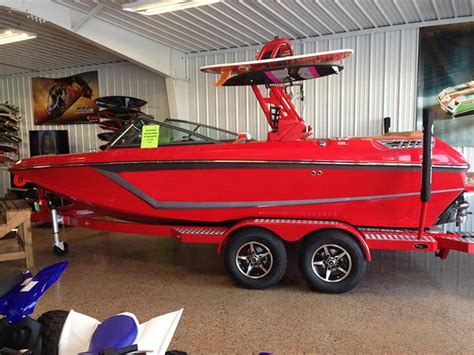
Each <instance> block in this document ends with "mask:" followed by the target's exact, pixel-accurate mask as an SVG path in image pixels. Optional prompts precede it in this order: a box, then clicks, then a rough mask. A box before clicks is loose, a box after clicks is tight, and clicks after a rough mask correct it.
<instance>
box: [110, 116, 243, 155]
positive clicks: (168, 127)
mask: <svg viewBox="0 0 474 355" xmlns="http://www.w3.org/2000/svg"><path fill="white" fill-rule="evenodd" d="M146 125H157V126H160V134H159V137H158V146H166V145H185V144H219V143H225V142H233V141H235V140H236V139H237V136H238V134H237V133H234V132H230V131H226V130H223V129H220V128H216V127H212V126H207V125H203V124H200V123H195V122H189V121H183V120H177V119H171V118H167V119H166V120H165V121H164V122H161V121H156V120H154V119H152V118H150V117H149V116H146V115H140V116H139V117H137V118H135V119H134V120H131V121H130V122H129V123H128V124H127V125H125V126H124V127H123V128H122V129H121V130H120V131H119V132H117V134H116V135H115V136H114V137H113V138H112V139H111V140H110V142H109V143H108V144H107V145H106V146H105V147H104V148H105V149H111V148H136V147H140V144H141V139H142V128H143V126H146Z"/></svg>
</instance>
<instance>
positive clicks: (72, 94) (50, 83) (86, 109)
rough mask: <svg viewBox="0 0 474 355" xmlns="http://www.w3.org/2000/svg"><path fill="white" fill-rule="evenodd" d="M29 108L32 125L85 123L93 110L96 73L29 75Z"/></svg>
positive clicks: (97, 95) (95, 95) (96, 85)
mask: <svg viewBox="0 0 474 355" xmlns="http://www.w3.org/2000/svg"><path fill="white" fill-rule="evenodd" d="M32 86H33V111H34V122H35V124H36V125H45V124H73V123H88V122H89V121H88V120H87V116H88V115H91V114H94V113H97V111H98V108H97V105H96V104H95V103H94V100H95V99H96V98H97V97H99V96H100V95H99V80H98V72H97V71H90V72H85V73H81V74H77V75H73V76H69V77H65V78H54V79H52V78H33V81H32Z"/></svg>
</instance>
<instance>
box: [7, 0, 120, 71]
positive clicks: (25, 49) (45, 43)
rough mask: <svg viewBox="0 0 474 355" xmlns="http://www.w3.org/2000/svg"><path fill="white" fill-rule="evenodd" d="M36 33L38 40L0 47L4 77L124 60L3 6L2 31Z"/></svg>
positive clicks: (66, 32)
mask: <svg viewBox="0 0 474 355" xmlns="http://www.w3.org/2000/svg"><path fill="white" fill-rule="evenodd" d="M1 28H15V29H21V30H24V31H28V32H34V33H36V34H37V35H38V37H37V38H35V39H32V40H27V41H23V42H16V43H11V44H5V45H1V46H0V76H1V75H9V74H18V73H25V72H38V71H45V70H51V69H60V68H70V67H77V66H87V65H96V64H103V63H111V62H118V61H123V58H121V57H119V56H117V55H114V54H111V53H109V52H107V51H104V50H103V49H99V48H98V47H96V46H94V45H92V44H90V43H88V42H85V41H84V40H81V39H80V38H78V37H75V36H72V35H71V34H70V33H69V32H68V31H65V30H63V29H61V28H58V27H56V26H54V25H51V24H49V23H40V22H37V21H35V20H33V19H31V18H28V17H27V15H25V14H21V13H18V12H11V11H8V10H7V9H6V8H2V7H0V29H1Z"/></svg>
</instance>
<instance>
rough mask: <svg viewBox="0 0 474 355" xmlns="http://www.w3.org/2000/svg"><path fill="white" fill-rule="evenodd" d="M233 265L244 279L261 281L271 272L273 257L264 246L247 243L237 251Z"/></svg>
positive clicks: (257, 243) (256, 243)
mask: <svg viewBox="0 0 474 355" xmlns="http://www.w3.org/2000/svg"><path fill="white" fill-rule="evenodd" d="M235 264H236V265H237V269H239V271H240V272H241V273H242V274H243V275H245V276H246V277H248V278H251V279H261V278H262V277H265V276H267V275H268V274H269V273H270V271H271V270H272V267H273V255H272V253H271V251H270V249H269V248H268V247H267V246H266V245H264V244H262V243H259V242H254V241H252V242H247V243H245V244H243V245H242V246H241V247H240V248H239V250H238V251H237V254H236V256H235Z"/></svg>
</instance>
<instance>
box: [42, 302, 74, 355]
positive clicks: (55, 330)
mask: <svg viewBox="0 0 474 355" xmlns="http://www.w3.org/2000/svg"><path fill="white" fill-rule="evenodd" d="M68 315H69V312H67V311H49V312H46V313H43V314H42V315H41V316H40V317H39V318H38V322H40V323H41V339H42V347H41V354H42V355H58V347H59V339H60V337H61V332H62V330H63V326H64V322H66V318H67V316H68Z"/></svg>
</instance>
